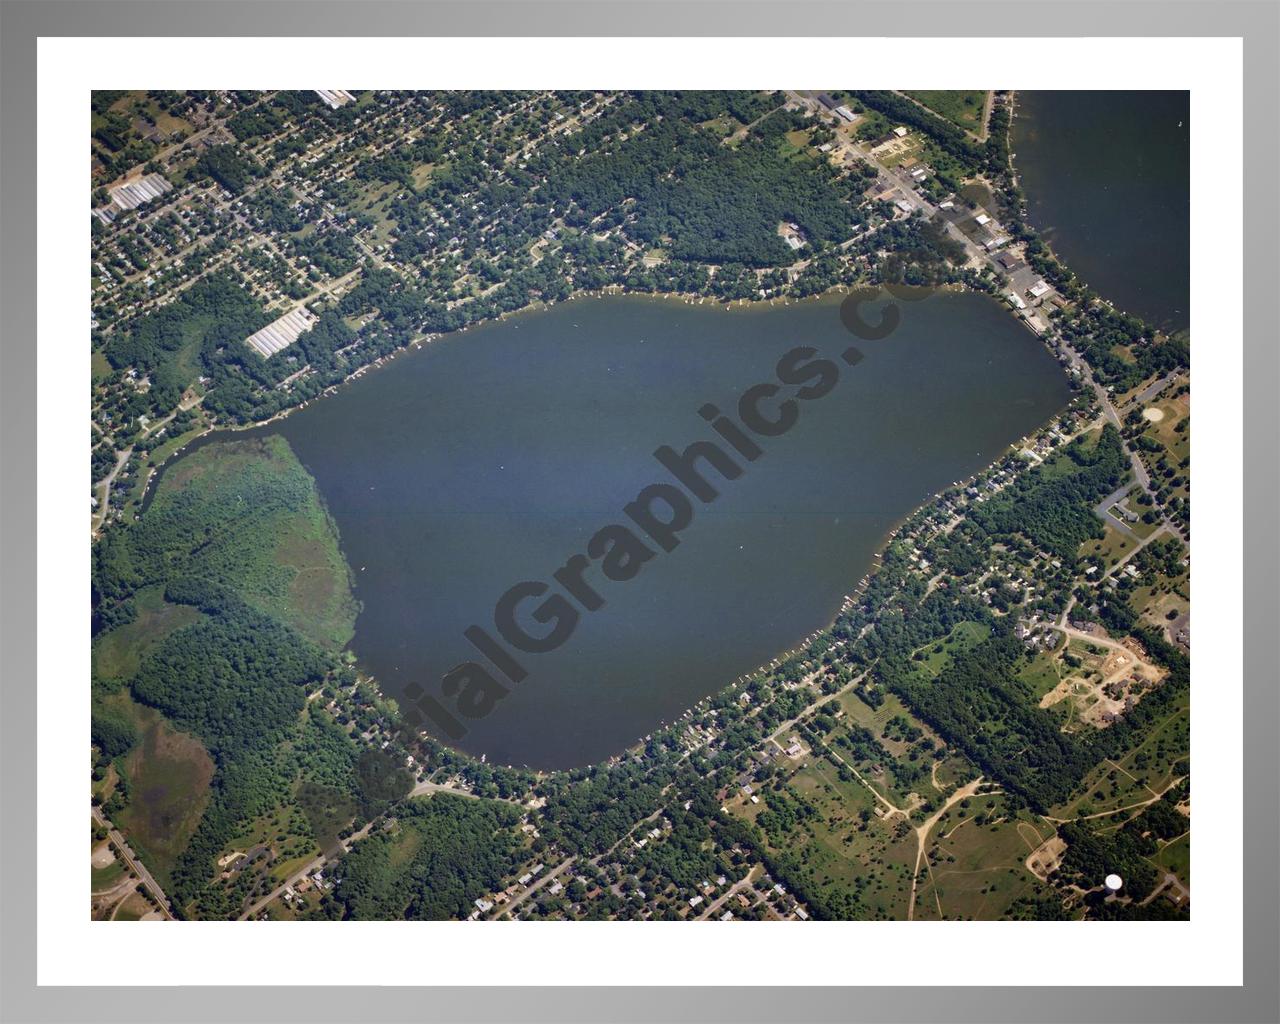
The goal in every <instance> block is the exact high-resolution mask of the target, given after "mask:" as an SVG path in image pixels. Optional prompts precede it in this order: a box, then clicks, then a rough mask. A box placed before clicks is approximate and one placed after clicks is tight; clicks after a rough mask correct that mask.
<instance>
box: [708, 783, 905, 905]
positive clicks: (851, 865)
mask: <svg viewBox="0 0 1280 1024" xmlns="http://www.w3.org/2000/svg"><path fill="white" fill-rule="evenodd" d="M777 792H778V791H775V790H774V789H773V788H772V786H770V787H765V789H764V791H763V793H762V795H761V802H760V803H759V804H752V803H751V802H750V801H749V800H747V799H742V798H741V797H739V798H738V799H735V800H733V801H731V802H730V811H731V812H732V813H735V814H738V815H740V816H742V817H745V818H747V819H749V820H754V821H755V822H756V823H757V824H758V825H760V826H761V828H762V829H763V830H764V832H765V834H766V836H767V840H768V844H769V847H770V849H771V850H773V851H775V852H776V853H777V854H779V855H781V856H785V857H786V858H787V859H788V860H789V861H790V862H792V863H794V865H795V866H796V871H797V873H798V875H799V876H800V877H801V878H802V879H803V882H804V885H805V887H806V889H807V890H809V891H810V893H811V894H818V895H819V897H820V898H823V899H825V900H828V901H831V903H832V905H833V906H834V907H839V908H843V909H842V916H847V917H849V918H851V919H861V920H867V919H878V920H894V919H900V918H903V917H905V916H906V908H907V901H908V899H909V896H910V893H911V869H912V867H913V865H914V864H915V836H914V833H913V832H912V830H911V828H910V826H909V825H908V824H907V823H906V822H905V821H903V820H902V818H900V817H896V818H895V819H894V820H892V821H883V820H881V819H880V818H879V817H878V816H877V815H876V814H875V803H874V798H873V797H872V796H871V794H870V793H869V792H868V791H867V789H866V787H864V786H863V785H862V784H861V783H859V782H858V781H857V780H856V779H854V778H852V776H851V775H850V776H848V777H844V776H842V774H841V772H840V770H839V769H837V767H836V766H835V765H833V764H832V763H831V762H830V761H829V760H826V759H825V758H809V759H807V762H806V763H805V765H804V766H803V767H800V768H797V769H796V770H795V772H794V773H792V774H791V776H790V777H789V779H788V780H787V781H786V782H785V783H783V784H782V787H781V791H780V792H781V794H782V796H781V799H779V796H778V795H777ZM771 798H772V800H773V801H774V802H775V803H777V804H778V805H779V806H783V807H785V802H786V801H803V802H804V803H806V804H808V805H809V806H811V807H812V808H813V809H814V811H815V812H816V813H814V814H813V815H811V816H809V817H807V818H805V819H804V820H803V821H798V822H793V823H792V822H789V821H788V819H787V817H786V816H785V815H781V814H776V813H771V810H770V808H771V806H772V805H771V804H770V800H771ZM864 816H865V818H866V820H865V821H864V820H863V817H864Z"/></svg>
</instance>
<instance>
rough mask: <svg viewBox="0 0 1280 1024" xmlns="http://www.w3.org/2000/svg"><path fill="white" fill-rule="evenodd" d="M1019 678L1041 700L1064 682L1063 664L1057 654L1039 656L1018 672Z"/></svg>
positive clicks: (1049, 653)
mask: <svg viewBox="0 0 1280 1024" xmlns="http://www.w3.org/2000/svg"><path fill="white" fill-rule="evenodd" d="M1018 678H1019V679H1021V680H1022V681H1023V682H1024V683H1026V684H1027V685H1028V686H1029V687H1031V693H1032V696H1033V697H1034V698H1035V699H1036V700H1039V699H1040V698H1041V697H1043V696H1044V695H1045V694H1046V693H1048V692H1049V691H1050V690H1052V689H1053V688H1054V687H1055V686H1057V685H1058V683H1060V682H1061V681H1062V662H1061V660H1060V659H1059V657H1058V655H1057V653H1056V652H1043V653H1040V654H1037V655H1036V656H1035V657H1034V658H1032V659H1031V660H1030V661H1029V662H1027V663H1026V664H1025V665H1024V666H1023V667H1022V668H1021V669H1019V670H1018Z"/></svg>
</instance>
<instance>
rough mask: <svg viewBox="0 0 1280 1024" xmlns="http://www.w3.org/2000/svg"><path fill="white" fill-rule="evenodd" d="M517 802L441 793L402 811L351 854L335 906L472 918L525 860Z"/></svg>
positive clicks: (359, 914) (345, 910) (396, 916)
mask: <svg viewBox="0 0 1280 1024" xmlns="http://www.w3.org/2000/svg"><path fill="white" fill-rule="evenodd" d="M517 819H518V813H517V812H516V810H515V809H514V808H511V807H508V806H507V805H506V804H501V803H494V802H491V801H487V800H469V799H466V798H464V797H458V796H447V795H444V794H436V795H435V796H432V797H430V798H426V799H417V800H411V801H409V802H408V803H406V804H404V805H403V806H402V807H400V808H398V809H397V811H396V825H395V826H394V828H392V829H390V830H387V831H378V832H374V833H373V834H372V835H370V836H369V837H368V838H367V839H365V840H363V841H362V842H360V843H358V844H357V845H356V847H355V848H354V849H353V850H352V851H351V853H350V854H348V855H347V857H346V858H345V859H344V860H343V862H342V866H341V868H340V880H339V882H338V886H337V888H336V889H335V891H334V894H333V898H332V901H331V904H330V907H329V910H330V913H331V914H333V915H334V916H342V917H346V918H349V919H353V920H360V921H399V920H406V919H407V920H414V921H424V920H443V919H448V918H459V917H466V916H467V914H468V913H470V912H471V910H472V909H474V908H473V907H472V906H471V904H472V901H473V900H475V899H477V898H479V897H481V896H484V895H486V894H487V893H490V892H492V891H494V890H495V889H499V888H501V887H502V885H503V883H504V881H505V880H506V879H507V878H508V877H509V876H510V875H511V874H512V872H513V871H514V870H515V868H516V867H517V866H518V865H519V863H520V860H521V858H520V856H519V843H518V840H517V835H518V833H516V832H515V830H514V828H513V826H514V824H515V822H516V821H517Z"/></svg>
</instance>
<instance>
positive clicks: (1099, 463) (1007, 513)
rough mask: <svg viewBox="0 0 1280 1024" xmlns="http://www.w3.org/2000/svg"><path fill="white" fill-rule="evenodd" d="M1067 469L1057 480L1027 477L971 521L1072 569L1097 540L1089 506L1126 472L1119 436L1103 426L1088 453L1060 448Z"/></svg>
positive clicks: (1098, 530)
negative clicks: (1026, 542)
mask: <svg viewBox="0 0 1280 1024" xmlns="http://www.w3.org/2000/svg"><path fill="white" fill-rule="evenodd" d="M1066 457H1067V458H1068V459H1070V461H1071V463H1072V468H1071V470H1070V471H1069V472H1067V473H1064V474H1060V475H1057V474H1055V475H1051V474H1049V473H1045V472H1040V471H1033V472H1030V473H1024V474H1023V475H1022V476H1020V477H1019V478H1018V479H1017V481H1016V482H1015V483H1014V484H1013V486H1012V487H1009V488H1007V489H1006V490H1004V491H1002V492H1001V493H1000V494H998V495H996V496H994V497H993V498H991V500H990V501H987V502H985V503H984V504H982V505H980V506H978V507H977V508H976V509H974V511H973V513H972V516H971V519H972V521H973V522H974V523H976V524H977V525H978V526H979V527H981V528H982V529H983V530H985V531H986V532H987V533H989V534H991V535H992V536H1007V535H1010V534H1016V533H1021V534H1023V535H1025V536H1026V537H1028V538H1029V539H1030V540H1031V541H1032V542H1033V543H1034V544H1035V545H1036V546H1037V547H1039V548H1041V549H1042V550H1044V551H1048V552H1051V553H1052V554H1055V555H1057V556H1058V557H1059V558H1061V559H1062V560H1063V561H1069V562H1072V563H1074V562H1075V560H1076V553H1077V552H1078V551H1079V549H1080V545H1081V544H1083V543H1084V542H1085V541H1086V540H1089V539H1090V538H1092V537H1101V536H1102V524H1101V523H1100V522H1099V521H1098V518H1097V516H1095V515H1094V513H1093V506H1094V505H1095V504H1096V503H1097V502H1098V501H1099V500H1101V499H1102V498H1103V497H1105V496H1106V495H1107V494H1108V493H1110V492H1111V491H1113V490H1115V488H1116V487H1118V486H1119V485H1120V484H1121V483H1122V482H1123V481H1124V478H1125V475H1126V474H1127V473H1128V471H1129V465H1128V460H1127V459H1126V457H1125V454H1124V448H1123V446H1122V444H1121V442H1120V435H1119V433H1118V432H1117V431H1116V430H1115V428H1114V427H1112V426H1110V425H1109V424H1108V425H1107V426H1106V427H1104V428H1103V431H1102V436H1101V438H1100V439H1099V440H1098V443H1097V444H1096V445H1095V446H1094V447H1092V448H1088V447H1086V445H1085V444H1084V443H1083V442H1082V441H1081V440H1077V441H1075V442H1073V443H1072V444H1070V445H1068V446H1067V448H1066Z"/></svg>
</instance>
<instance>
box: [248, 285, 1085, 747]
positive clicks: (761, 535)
mask: <svg viewBox="0 0 1280 1024" xmlns="http://www.w3.org/2000/svg"><path fill="white" fill-rule="evenodd" d="M903 312H904V319H903V323H902V325H901V327H900V328H899V329H898V331H897V332H896V333H895V334H893V335H892V336H891V337H890V338H888V339H885V340H882V341H878V342H860V343H859V345H860V347H861V348H862V350H863V352H864V353H865V358H864V360H863V361H862V363H860V364H859V365H857V366H856V367H852V368H851V367H848V366H846V365H844V364H843V363H840V362H839V357H840V353H842V352H843V351H844V350H845V349H846V348H847V347H848V346H849V345H850V344H851V343H852V342H853V341H855V339H853V338H852V337H851V336H850V335H849V334H848V333H847V332H846V331H845V329H844V328H843V326H842V325H841V323H840V319H839V315H838V304H837V302H836V301H834V300H821V301H810V302H805V303H800V304H793V305H790V306H787V307H782V306H778V307H764V308H760V309H750V310H734V311H731V312H726V311H725V310H724V309H723V308H720V307H711V306H704V307H699V306H690V305H687V304H684V303H680V302H673V301H666V300H656V299H645V298H622V297H615V298H605V299H584V300H576V301H574V302H571V303H567V304H564V305H561V306H557V307H556V308H554V309H553V310H551V311H549V312H539V313H531V314H527V315H521V316H519V317H515V318H512V319H510V320H507V321H504V322H502V323H498V324H491V325H488V326H484V327H481V328H478V329H476V330H473V331H468V332H466V333H464V334H461V335H458V336H456V337H450V338H446V339H443V340H440V341H437V342H435V343H433V344H432V345H430V346H427V347H425V348H423V349H422V350H421V351H418V352H414V353H412V354H409V355H405V356H403V357H401V358H399V359H396V360H394V361H393V362H392V363H391V364H389V365H387V366H386V367H384V368H382V369H380V370H376V371H373V372H371V373H369V374H368V375H367V376H365V377H364V378H362V379H361V380H359V381H356V382H353V383H352V384H351V385H349V386H347V387H344V388H343V389H341V390H340V391H339V392H338V393H337V394H335V395H334V396H332V397H330V398H326V399H324V400H323V401H319V402H315V403H313V404H312V405H311V406H309V407H308V408H307V409H305V410H302V411H301V412H299V413H296V414H294V415H293V416H290V417H289V418H288V419H286V420H284V421H283V422H281V423H279V424H276V425H273V426H272V427H271V428H269V429H272V430H277V431H279V432H280V433H282V434H283V435H284V436H285V437H286V438H287V439H288V440H289V442H290V443H291V444H292V446H293V448H294V450H295V451H296V452H297V453H298V455H299V457H300V458H301V459H302V461H303V463H304V464H305V465H306V467H307V468H308V469H309V470H310V471H311V472H312V473H313V474H314V476H315V478H316V480H317V482H318V484H319V486H320V490H321V492H322V493H323V495H324V497H325V499H326V501H327V503H328V506H329V508H330V510H331V512H332V513H333V516H334V518H335V520H336V521H337V524H338V527H339V530H340V532H341V539H342V546H343V550H344V552H345V553H346V556H347V559H348V561H349V562H350V564H351V567H352V570H353V573H354V577H355V580H356V588H357V590H356V593H357V597H358V598H359V599H360V601H361V602H362V603H363V611H362V613H361V615H360V618H359V621H358V622H357V625H356V636H355V639H354V641H353V643H352V647H353V649H354V650H355V652H356V654H357V655H358V657H359V659H360V662H361V664H362V665H363V666H364V667H365V668H366V669H367V670H368V671H370V672H372V673H373V674H374V675H375V676H376V678H377V680H378V681H379V683H380V684H381V686H382V687H383V688H384V690H385V691H386V692H387V693H388V695H390V696H392V697H399V696H401V694H402V693H403V689H404V687H405V686H406V685H408V684H410V683H418V684H420V685H421V686H422V687H423V688H424V689H426V690H427V692H429V693H438V692H439V690H440V680H441V677H442V675H443V674H444V673H446V672H447V671H448V670H450V669H451V668H452V667H453V666H455V665H457V664H459V663H460V662H464V661H467V660H471V659H478V656H477V652H476V650H475V648H474V647H472V645H471V644H469V643H468V642H467V640H466V639H464V637H463V631H464V629H466V628H467V627H468V626H471V625H478V626H480V627H482V628H483V629H485V630H486V631H487V632H488V633H489V634H490V635H492V636H494V637H497V635H498V631H497V629H496V628H495V623H494V608H495V602H496V601H497V600H498V598H499V597H500V595H502V594H503V592H504V591H506V590H507V589H508V588H509V587H511V586H512V585H513V584H516V583H519V582H521V581H526V580H527V581H548V582H550V583H553V584H554V580H553V579H552V573H553V572H554V571H555V570H556V569H557V568H558V567H560V566H561V565H563V564H564V563H565V561H566V560H567V559H568V558H569V557H570V556H572V555H574V554H575V553H578V552H583V551H585V549H586V546H587V543H588V541H589V539H590V538H591V537H592V535H593V534H594V533H595V532H596V531H597V530H599V529H600V528H601V527H604V526H605V525H606V524H611V523H618V524H630V521H629V520H628V519H627V518H626V517H624V516H623V513H622V509H623V507H624V506H625V505H626V504H627V503H628V502H630V501H632V500H633V499H634V498H635V497H636V495H637V493H638V492H639V491H640V490H641V489H642V488H643V487H645V486H646V485H648V484H650V483H653V482H656V481H670V480H671V477H670V474H668V473H667V471H666V470H665V469H664V468H663V467H662V466H661V465H660V464H659V463H658V462H657V461H656V460H655V458H654V455H653V452H654V450H655V448H657V447H658V446H660V445H664V444H667V445H671V446H673V447H675V448H677V449H680V450H682V449H683V448H684V446H686V445H688V444H689V443H691V442H693V441H695V440H698V439H703V438H708V439H714V438H715V437H716V436H717V435H716V434H715V433H714V432H713V431H712V430H711V428H710V426H709V425H708V423H707V422H706V421H705V420H704V419H703V418H702V417H701V416H700V415H699V408H700V407H702V406H703V405H704V404H705V403H708V402H710V403H714V404H716V405H717V406H718V407H719V408H720V409H722V410H734V409H735V408H736V404H737V400H738V396H739V395H741V394H742V393H743V392H744V391H745V390H746V389H747V388H748V387H750V386H751V385H753V384H756V383H758V382H764V381H776V378H775V364H776V363H777V362H778V360H779V358H780V357H781V356H782V355H783V354H784V353H785V352H787V351H788V350H789V349H791V348H793V347H795V346H798V345H809V346H813V347H816V348H817V349H818V350H819V351H820V353H821V354H822V355H823V356H825V357H827V358H829V359H832V360H835V361H836V362H837V363H838V364H839V366H840V379H839V383H838V384H837V385H836V386H835V388H834V389H833V390H832V391H831V392H830V393H829V394H827V395H825V396H824V397H822V398H820V399H814V400H811V401H806V402H800V403H798V405H799V407H800V417H799V420H798V422H797V423H796V424H795V426H793V427H792V428H791V429H790V430H789V431H788V432H787V433H786V434H785V435H784V436H781V437H778V438H771V439H761V438H757V440H758V441H759V442H760V445H761V447H762V448H763V449H764V452H765V454H764V455H763V456H762V457H761V458H759V459H758V460H756V461H755V462H753V463H748V462H747V461H746V460H744V459H739V462H740V463H741V465H742V466H743V467H744V468H743V472H742V475H741V476H740V477H739V478H738V479H736V480H732V481H725V480H721V479H720V478H719V477H718V476H717V475H716V474H715V473H714V472H713V471H709V472H708V474H707V475H708V477H709V478H710V479H712V480H713V481H715V486H716V487H717V489H718V490H719V491H720V496H719V497H718V498H717V499H715V500H714V501H713V502H711V503H709V504H704V503H702V502H700V501H696V500H695V501H693V502H692V504H693V506H694V510H695V515H694V518H693V521H692V522H691V523H690V525H689V526H688V527H687V528H686V529H685V530H683V531H682V532H681V533H680V534H679V540H680V542H679V546H678V547H676V548H675V550H674V551H671V552H665V551H658V552H657V553H656V555H655V557H653V558H652V560H650V561H648V562H646V563H644V564H643V565H642V566H641V568H640V571H639V574H638V575H637V576H636V577H635V578H634V579H630V580H627V581H615V580H609V579H605V578H604V577H603V576H602V574H601V573H600V571H599V568H598V565H596V564H595V563H593V565H592V567H591V569H590V570H589V571H588V572H587V574H586V577H585V578H586V579H587V580H589V581H590V582H591V583H592V585H593V587H594V588H595V589H596V591H597V592H598V594H599V595H600V596H601V597H602V599H603V600H604V605H603V607H601V608H599V609H598V610H595V611H586V610H583V609H582V608H581V607H578V608H577V611H578V613H579V615H580V619H579V621H578V622H577V624H576V627H575V629H574V631H573V632H572V635H571V636H569V637H568V639H567V640H566V641H565V642H564V643H563V645H562V646H560V647H559V648H558V649H557V650H555V651H553V652H550V653H536V654H534V653H523V654H520V655H519V661H520V662H521V663H522V665H523V667H524V668H525V670H526V671H527V672H528V676H527V678H525V679H524V680H523V681H522V682H520V683H519V684H518V685H514V686H511V687H510V689H511V692H510V695H509V696H507V697H505V699H503V700H502V701H501V702H500V703H498V704H497V706H496V708H495V710H493V712H492V713H491V714H489V715H488V716H487V717H484V718H482V719H479V720H476V721H471V722H467V723H466V724H467V726H468V729H469V731H468V732H467V734H466V736H465V737H463V738H461V739H458V740H455V741H454V742H455V743H456V745H458V746H460V747H462V748H463V749H465V750H468V751H471V752H473V753H476V754H482V753H483V754H487V755H488V756H489V758H490V759H491V760H494V761H497V762H499V763H511V764H528V765H531V766H533V767H539V768H563V767H571V766H577V765H582V764H587V763H590V762H594V761H598V760H601V759H603V758H605V757H607V756H609V755H611V754H614V753H617V752H619V751H620V750H622V749H624V748H625V747H626V746H628V745H630V744H631V743H633V742H635V741H636V740H637V739H638V738H639V737H641V736H643V735H645V734H646V733H648V732H650V731H651V730H652V729H654V728H655V727H656V726H658V725H659V724H660V723H661V722H663V721H670V720H672V719H674V718H675V717H677V716H678V715H680V714H681V712H682V711H683V710H684V709H685V708H687V707H689V706H690V705H692V704H694V703H696V702H697V701H698V700H699V699H700V698H702V697H704V696H706V695H708V694H711V693H713V692H715V691H717V690H719V689H720V688H722V687H724V686H725V685H727V684H728V683H730V682H732V681H733V680H734V679H735V678H737V677H738V676H739V675H741V674H743V673H745V672H748V671H750V670H752V669H753V668H755V667H756V666H758V665H760V664H761V663H762V662H765V661H767V660H769V659H771V658H772V657H773V656H774V655H776V654H777V653H778V652H780V651H783V650H785V649H787V648H790V647H792V646H793V645H795V644H797V643H799V642H800V641H802V640H803V638H804V637H805V636H807V635H808V634H810V633H811V632H813V631H814V630H816V629H819V628H821V627H823V626H825V625H826V624H827V623H829V622H830V620H831V619H832V618H833V617H834V615H835V614H836V612H837V611H838V609H839V606H840V604H841V601H842V598H843V596H844V595H846V594H848V593H849V592H850V591H851V590H852V589H853V588H854V587H855V585H856V584H857V582H858V580H859V579H860V578H861V577H862V576H863V575H864V574H865V573H866V572H867V570H868V567H869V566H870V564H871V561H872V557H873V554H874V552H875V549H876V548H877V546H878V544H879V543H880V541H881V539H882V538H883V536H884V535H885V533H886V531H888V530H889V529H890V528H891V527H892V525H893V524H894V523H895V522H896V521H898V520H899V519H900V518H901V517H903V516H904V515H905V514H907V513H908V512H910V511H911V509H913V508H914V507H916V506H917V505H919V504H920V503H921V502H922V501H923V500H924V499H925V498H926V497H927V496H928V495H930V494H931V493H933V492H936V491H938V490H940V489H943V488H945V487H947V486H949V485H950V484H951V483H952V482H953V481H955V480H957V479H958V478H961V477H964V476H966V475H968V474H970V473H972V472H974V471H976V470H977V469H979V468H980V467H982V466H984V465H986V464H987V463H989V462H990V461H992V460H993V459H994V458H995V457H996V456H997V455H998V454H999V453H1000V452H1001V451H1002V450H1003V449H1004V448H1005V447H1006V446H1007V445H1008V444H1009V443H1011V442H1012V441H1015V440H1016V439H1018V438H1020V437H1021V436H1023V435H1024V434H1026V433H1027V432H1029V431H1031V430H1032V429H1033V428H1035V427H1036V426H1038V425H1039V424H1041V423H1042V422H1044V421H1045V420H1046V419H1048V418H1049V417H1050V416H1052V415H1053V414H1054V413H1056V412H1057V411H1058V410H1060V409H1061V408H1062V407H1063V406H1064V405H1065V403H1066V402H1067V401H1068V399H1069V391H1068V387H1067V384H1066V380H1065V377H1064V376H1063V374H1062V373H1061V372H1060V370H1059V368H1058V366H1057V364H1056V363H1055V362H1054V360H1053V359H1052V358H1050V356H1049V355H1048V354H1047V353H1046V351H1045V350H1044V348H1043V346H1042V345H1041V344H1040V342H1039V341H1038V340H1037V339H1036V338H1035V337H1033V336H1032V335H1031V334H1030V333H1029V332H1028V331H1026V330H1025V329H1024V328H1022V327H1020V326H1019V325H1018V324H1017V323H1016V322H1015V321H1014V319H1013V318H1012V317H1011V316H1010V315H1009V314H1008V312H1007V311H1006V310H1004V309H1003V308H1002V307H1001V306H999V305H998V304H997V303H995V302H994V301H991V300H990V299H986V298H984V297H980V296H975V295H942V296H937V297H934V298H931V299H929V300H928V301H926V302H923V303H916V304H911V305H904V310H903ZM794 390H795V389H794V388H792V387H790V386H787V387H786V388H785V389H784V395H785V394H790V393H791V392H793V391H794ZM784 395H779V396H778V397H779V398H781V397H784ZM765 407H766V408H767V409H768V410H769V411H770V412H772V410H773V408H774V406H773V405H772V404H771V403H765ZM722 447H724V448H726V449H727V447H728V446H727V445H722ZM630 525H632V526H633V527H634V524H630ZM650 547H651V548H655V547H656V545H653V544H650ZM561 589H562V588H559V587H556V586H553V591H555V592H558V591H560V590H561ZM536 603H537V602H536V601H535V602H533V603H532V604H531V605H529V606H528V607H527V608H525V609H524V610H525V611H526V612H527V611H528V610H529V609H530V608H532V607H534V606H536ZM522 622H523V623H524V624H525V625H526V626H527V627H528V628H530V630H531V631H534V630H536V631H539V632H546V628H547V627H546V626H543V625H539V624H537V623H533V622H532V621H531V620H530V619H529V617H528V615H527V614H526V615H524V616H523V617H522ZM495 676H496V677H497V678H499V679H500V680H501V677H500V676H497V674H496V673H495ZM503 681H505V680H503ZM446 706H447V705H446ZM442 738H446V739H447V737H444V736H442Z"/></svg>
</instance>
